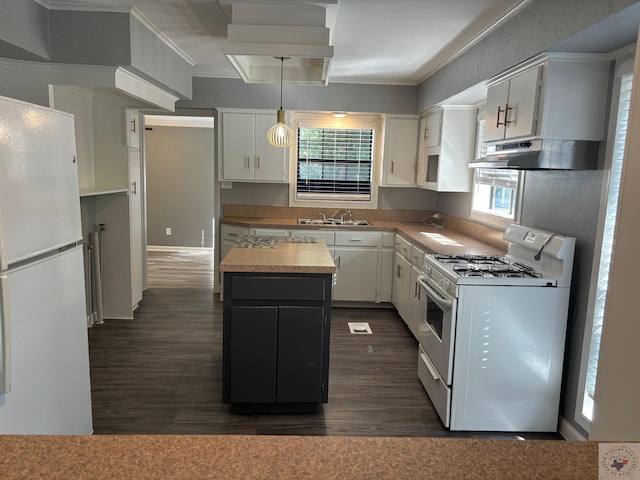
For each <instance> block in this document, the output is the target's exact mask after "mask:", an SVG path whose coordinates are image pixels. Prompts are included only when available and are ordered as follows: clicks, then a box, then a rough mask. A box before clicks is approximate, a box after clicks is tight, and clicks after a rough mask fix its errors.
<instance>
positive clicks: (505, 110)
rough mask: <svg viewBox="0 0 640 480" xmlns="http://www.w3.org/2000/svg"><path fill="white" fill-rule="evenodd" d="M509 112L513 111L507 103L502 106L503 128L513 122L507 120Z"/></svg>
mask: <svg viewBox="0 0 640 480" xmlns="http://www.w3.org/2000/svg"><path fill="white" fill-rule="evenodd" d="M511 110H513V108H511V107H510V106H509V104H508V103H505V105H504V124H505V126H506V125H509V124H510V123H513V120H508V118H509V112H510V111H511Z"/></svg>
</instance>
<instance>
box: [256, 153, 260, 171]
mask: <svg viewBox="0 0 640 480" xmlns="http://www.w3.org/2000/svg"><path fill="white" fill-rule="evenodd" d="M256 168H260V156H259V155H257V156H256Z"/></svg>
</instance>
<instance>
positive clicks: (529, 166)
mask: <svg viewBox="0 0 640 480" xmlns="http://www.w3.org/2000/svg"><path fill="white" fill-rule="evenodd" d="M599 147H600V142H597V141H585V140H549V139H544V140H543V139H535V140H526V141H516V142H509V143H501V144H497V145H490V146H489V147H488V151H487V155H486V156H485V157H483V158H480V159H478V160H475V161H473V162H471V163H470V164H469V166H470V167H472V168H511V169H516V170H595V169H596V168H597V165H598V151H599Z"/></svg>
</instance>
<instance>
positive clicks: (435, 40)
mask: <svg viewBox="0 0 640 480" xmlns="http://www.w3.org/2000/svg"><path fill="white" fill-rule="evenodd" d="M532 1H533V0H448V1H443V0H393V1H391V0H339V1H335V0H333V1H327V2H322V1H321V0H320V1H315V0H220V1H219V0H40V2H41V3H43V4H44V5H46V6H47V7H49V8H57V9H66V10H68V9H79V10H92V11H129V10H130V9H131V8H132V7H135V8H136V9H137V10H138V12H139V13H141V14H142V15H143V16H144V17H146V19H148V20H149V22H151V23H152V24H153V25H155V26H156V27H157V28H158V29H159V30H160V31H161V32H162V33H163V34H164V35H165V36H166V38H168V39H169V40H170V41H171V42H173V43H174V44H175V45H176V46H177V47H178V48H179V49H180V50H182V51H183V52H184V53H185V54H186V55H187V56H188V57H190V58H191V59H192V60H193V61H194V62H195V75H197V76H208V77H220V78H240V75H239V74H238V73H237V72H236V70H235V69H234V67H233V66H232V64H231V61H230V60H229V59H227V57H226V56H225V55H224V52H225V51H226V50H225V49H227V48H228V46H229V42H228V39H227V26H228V24H229V23H230V22H229V20H228V15H229V4H260V5H262V6H264V5H265V4H266V5H273V6H277V7H278V8H282V6H283V5H284V6H289V5H290V6H292V7H296V6H300V5H301V4H303V5H305V4H306V5H308V4H313V5H322V4H326V3H330V4H334V5H332V6H333V7H335V6H336V5H335V4H337V8H334V9H332V12H333V13H332V15H331V16H332V18H331V25H327V26H330V45H331V46H333V57H332V58H331V60H330V62H329V64H328V72H327V75H328V82H329V83H337V82H341V83H372V84H395V85H417V84H418V83H420V82H421V81H422V80H424V79H425V78H427V77H428V76H429V75H430V74H432V73H433V72H435V71H436V70H438V69H439V68H441V67H442V66H444V65H446V63H447V62H449V61H451V60H452V59H453V58H455V57H456V56H457V55H460V54H461V53H462V52H464V51H465V50H466V49H467V48H469V47H470V46H471V45H473V44H474V43H475V42H476V41H477V40H478V39H480V38H482V36H483V35H485V34H486V33H487V32H489V31H491V30H492V29H493V28H495V27H496V26H497V25H499V24H500V23H501V22H502V21H504V20H506V19H508V18H510V16H512V15H513V14H515V13H516V12H518V11H519V10H521V9H522V8H524V7H525V6H526V5H527V4H529V3H531V2H532ZM221 4H222V5H221ZM223 5H224V7H223ZM334 10H335V12H334ZM334 15H335V16H334ZM274 83H277V82H274ZM285 83H286V80H285Z"/></svg>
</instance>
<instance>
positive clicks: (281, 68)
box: [280, 57, 284, 110]
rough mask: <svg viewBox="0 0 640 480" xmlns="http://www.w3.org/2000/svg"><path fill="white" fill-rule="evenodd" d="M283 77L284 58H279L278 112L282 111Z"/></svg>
mask: <svg viewBox="0 0 640 480" xmlns="http://www.w3.org/2000/svg"><path fill="white" fill-rule="evenodd" d="M283 75H284V57H280V110H282V78H283Z"/></svg>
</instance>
